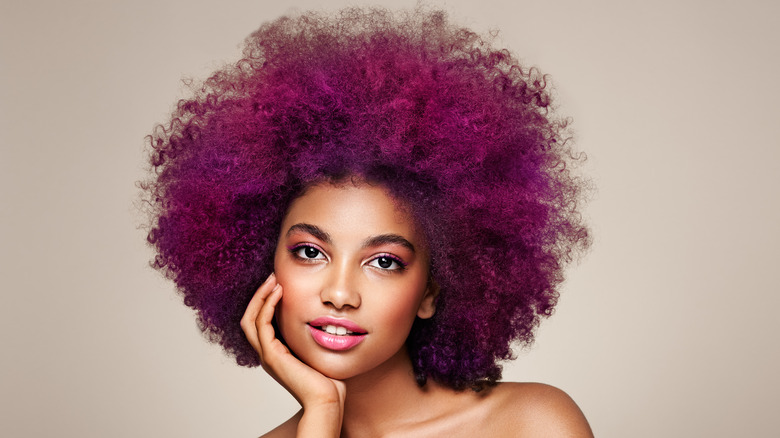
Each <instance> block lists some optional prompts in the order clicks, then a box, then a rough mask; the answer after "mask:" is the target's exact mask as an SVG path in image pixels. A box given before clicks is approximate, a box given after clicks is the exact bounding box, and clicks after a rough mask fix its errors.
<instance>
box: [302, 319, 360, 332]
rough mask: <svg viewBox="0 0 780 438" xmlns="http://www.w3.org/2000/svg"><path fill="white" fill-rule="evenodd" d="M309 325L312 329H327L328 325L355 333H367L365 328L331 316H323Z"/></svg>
mask: <svg viewBox="0 0 780 438" xmlns="http://www.w3.org/2000/svg"><path fill="white" fill-rule="evenodd" d="M309 325H310V326H312V327H325V326H327V325H333V326H336V327H344V328H345V329H347V330H349V331H351V332H353V333H366V330H365V329H363V327H360V326H359V325H357V324H355V323H354V322H352V321H350V320H348V319H341V318H333V317H331V316H321V317H319V318H316V319H313V320H311V321H309Z"/></svg>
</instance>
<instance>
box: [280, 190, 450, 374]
mask: <svg viewBox="0 0 780 438" xmlns="http://www.w3.org/2000/svg"><path fill="white" fill-rule="evenodd" d="M428 269H429V261H428V250H427V247H426V244H425V242H424V239H423V238H422V237H421V234H420V232H419V230H418V229H417V227H416V226H415V223H414V221H413V220H412V218H411V216H410V214H409V213H408V212H407V211H404V209H399V208H398V205H397V203H396V202H394V200H393V199H392V198H390V197H389V195H388V194H387V192H386V191H385V189H384V188H382V187H381V186H371V185H368V184H358V185H355V184H351V183H347V184H343V185H332V184H328V183H323V184H319V185H315V186H312V187H310V188H309V189H308V190H307V191H306V192H305V193H304V195H303V196H301V197H299V198H298V199H296V200H295V201H294V202H293V203H292V205H291V206H290V209H289V210H288V212H287V216H286V217H285V219H284V221H283V222H282V228H281V232H280V234H279V243H278V245H277V247H276V254H275V258H274V271H275V273H276V278H277V281H278V282H279V284H281V285H282V287H283V297H282V301H281V303H280V304H279V305H278V307H277V311H276V318H277V324H278V327H279V330H280V331H281V334H282V336H283V337H284V339H285V341H286V343H287V345H288V346H289V347H290V349H291V350H292V351H293V352H294V353H295V354H296V355H297V356H298V357H299V358H300V359H301V360H302V361H304V362H305V363H307V364H308V365H309V366H311V367H313V368H315V369H316V370H318V371H320V372H321V373H323V374H325V375H326V376H328V377H331V378H334V379H347V378H349V377H352V376H356V375H360V374H363V373H366V372H368V371H371V370H374V369H376V368H378V367H380V366H381V365H383V364H384V365H387V364H391V363H394V362H393V361H392V360H391V359H395V360H398V359H399V357H405V356H404V350H403V348H404V343H405V341H406V338H407V336H408V335H409V331H410V329H411V326H412V323H413V322H414V319H415V317H416V316H419V317H421V318H429V317H431V316H432V315H433V311H434V307H433V301H434V298H435V297H434V294H433V293H432V292H431V291H430V290H429V288H428V287H427V285H428Z"/></svg>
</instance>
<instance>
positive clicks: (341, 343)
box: [309, 326, 366, 351]
mask: <svg viewBox="0 0 780 438" xmlns="http://www.w3.org/2000/svg"><path fill="white" fill-rule="evenodd" d="M309 331H311V337H312V338H314V342H316V343H318V344H319V345H320V346H322V347H325V348H327V349H328V350H334V351H344V350H349V349H350V348H354V347H355V346H357V344H359V343H361V342H363V339H365V338H366V335H346V336H338V335H331V334H330V333H326V332H324V331H322V330H320V329H318V328H315V327H312V326H309Z"/></svg>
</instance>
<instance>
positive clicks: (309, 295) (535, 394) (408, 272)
mask: <svg viewBox="0 0 780 438" xmlns="http://www.w3.org/2000/svg"><path fill="white" fill-rule="evenodd" d="M274 265H275V273H274V274H272V275H271V276H270V277H269V278H268V280H266V282H265V283H263V285H262V286H260V288H259V289H258V290H257V292H256V294H255V296H254V297H253V298H252V301H251V302H250V303H249V306H248V307H247V310H246V313H245V315H244V318H243V319H242V321H241V326H242V328H243V330H244V333H245V334H246V336H247V339H249V341H250V343H251V344H252V346H253V347H254V348H255V350H257V352H258V354H259V355H260V359H261V361H262V364H263V368H264V369H265V370H266V372H268V373H269V374H270V375H271V376H272V377H273V378H274V379H275V380H276V381H277V382H279V383H280V384H281V385H282V386H283V387H284V388H286V389H287V390H288V391H289V392H290V393H291V394H292V395H293V397H295V398H296V400H298V402H299V403H300V404H301V407H302V408H301V410H300V411H299V412H298V413H296V414H295V415H294V416H293V417H292V418H290V419H289V420H287V421H286V422H285V423H283V424H282V425H280V426H279V427H277V428H276V429H274V430H272V431H271V432H269V433H268V434H266V435H264V436H267V437H293V436H300V437H304V436H305V437H339V436H341V437H377V436H384V437H392V436H399V437H400V436H403V437H417V436H420V437H423V436H444V435H446V436H450V437H459V436H467V437H473V436H513V437H591V436H592V433H591V431H590V427H589V426H588V423H587V421H586V420H585V417H584V416H583V414H582V412H581V411H580V409H579V408H578V407H577V405H576V404H575V403H574V402H573V401H572V400H571V398H570V397H569V396H568V395H566V394H565V393H564V392H562V391H560V390H559V389H556V388H554V387H551V386H548V385H542V384H537V383H501V384H499V385H497V386H496V387H493V388H489V389H486V390H483V391H481V392H478V393H477V392H474V391H461V392H456V391H453V390H451V389H449V388H447V387H444V386H441V385H439V384H437V383H436V382H433V381H430V380H429V382H428V383H427V384H426V385H425V386H424V387H422V388H421V387H419V386H418V385H417V384H416V382H415V379H414V374H413V370H412V364H411V361H410V359H409V355H408V353H407V351H406V348H405V346H404V343H405V340H406V337H407V336H408V334H409V330H410V328H411V325H412V322H413V321H414V319H415V318H417V317H419V318H430V317H431V316H432V315H433V314H434V312H435V299H436V293H437V288H436V287H435V286H434V285H432V283H431V282H430V281H429V278H428V271H429V257H428V251H427V248H426V244H425V241H424V238H423V237H422V235H421V234H420V232H419V230H418V228H417V227H416V225H415V223H414V221H413V220H412V218H411V216H410V215H409V213H408V212H407V211H406V209H405V208H404V206H403V205H402V204H400V203H398V202H397V201H396V200H394V199H393V198H392V197H390V196H389V194H388V193H387V191H386V190H385V189H384V188H383V187H381V186H373V185H369V184H367V183H364V182H358V183H353V182H349V183H345V184H341V185H332V184H319V185H315V186H312V187H310V188H309V189H308V190H307V191H306V192H305V193H304V194H303V195H302V196H301V197H299V198H298V199H296V200H295V201H294V202H293V204H292V205H291V206H290V209H289V210H288V212H287V215H286V217H285V219H284V221H283V223H282V227H281V230H280V236H279V243H278V245H277V250H276V254H275V259H274ZM322 316H330V317H335V318H340V319H347V320H349V321H351V322H353V323H355V324H357V325H358V326H359V327H360V328H361V331H364V332H366V335H365V338H364V340H363V341H362V342H361V343H360V344H358V345H357V346H355V347H353V348H351V349H348V350H345V351H334V350H332V349H329V348H326V347H323V346H321V345H319V344H317V343H316V342H315V341H314V339H313V336H312V332H311V328H310V327H309V325H308V324H307V323H308V322H310V321H312V320H313V319H315V318H318V317H322ZM274 317H276V322H277V325H278V327H279V330H280V331H281V335H282V336H283V338H284V339H285V340H286V342H287V344H288V345H289V346H290V347H291V348H292V350H293V351H294V352H295V355H293V354H292V353H291V351H290V350H289V349H288V348H287V347H286V346H285V345H284V344H283V343H282V342H281V341H280V340H279V339H278V337H277V335H276V333H275V331H274V327H273V320H274Z"/></svg>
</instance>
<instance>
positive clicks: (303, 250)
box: [290, 245, 326, 261]
mask: <svg viewBox="0 0 780 438" xmlns="http://www.w3.org/2000/svg"><path fill="white" fill-rule="evenodd" d="M290 252H291V253H292V254H293V255H294V256H295V257H297V258H299V259H302V260H306V261H308V260H326V258H325V254H323V253H322V251H320V250H319V249H317V248H315V247H313V246H309V245H300V246H296V247H294V248H292V249H290Z"/></svg>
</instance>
